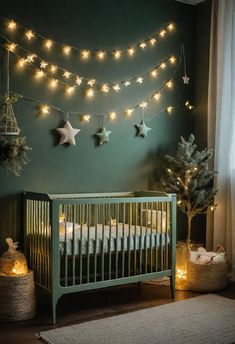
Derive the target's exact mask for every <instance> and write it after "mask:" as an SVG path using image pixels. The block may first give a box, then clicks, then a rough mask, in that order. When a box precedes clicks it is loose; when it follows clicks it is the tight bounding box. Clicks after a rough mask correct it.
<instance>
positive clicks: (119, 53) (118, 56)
mask: <svg viewBox="0 0 235 344" xmlns="http://www.w3.org/2000/svg"><path fill="white" fill-rule="evenodd" d="M114 57H115V59H117V60H118V59H119V58H120V57H121V51H120V50H115V51H114Z"/></svg>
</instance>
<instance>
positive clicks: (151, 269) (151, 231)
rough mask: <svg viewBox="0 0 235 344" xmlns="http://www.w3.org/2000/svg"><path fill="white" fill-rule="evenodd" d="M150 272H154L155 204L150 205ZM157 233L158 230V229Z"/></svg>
mask: <svg viewBox="0 0 235 344" xmlns="http://www.w3.org/2000/svg"><path fill="white" fill-rule="evenodd" d="M150 211H151V213H150V272H151V273H152V272H153V202H151V203H150ZM156 231H157V229H156Z"/></svg>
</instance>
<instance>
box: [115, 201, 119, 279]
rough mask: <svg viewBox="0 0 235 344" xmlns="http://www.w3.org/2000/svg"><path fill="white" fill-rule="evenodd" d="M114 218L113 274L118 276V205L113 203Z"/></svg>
mask: <svg viewBox="0 0 235 344" xmlns="http://www.w3.org/2000/svg"><path fill="white" fill-rule="evenodd" d="M115 218H116V254H115V271H116V273H115V275H116V278H118V223H119V205H118V203H117V204H115Z"/></svg>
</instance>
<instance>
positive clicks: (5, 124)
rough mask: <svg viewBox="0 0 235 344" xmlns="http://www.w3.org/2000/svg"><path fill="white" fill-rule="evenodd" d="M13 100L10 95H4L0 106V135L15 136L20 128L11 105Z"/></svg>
mask: <svg viewBox="0 0 235 344" xmlns="http://www.w3.org/2000/svg"><path fill="white" fill-rule="evenodd" d="M12 102H14V100H13V99H11V97H8V96H7V97H5V100H4V101H3V104H2V105H1V108H0V135H4V136H17V135H19V133H20V129H19V127H18V124H17V120H16V117H15V114H14V110H13V107H12Z"/></svg>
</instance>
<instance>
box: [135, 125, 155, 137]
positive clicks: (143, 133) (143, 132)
mask: <svg viewBox="0 0 235 344" xmlns="http://www.w3.org/2000/svg"><path fill="white" fill-rule="evenodd" d="M136 128H137V129H138V136H143V137H146V136H147V134H148V132H149V131H150V130H151V129H152V128H149V127H147V126H146V125H145V123H144V121H141V123H140V124H136Z"/></svg>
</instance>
